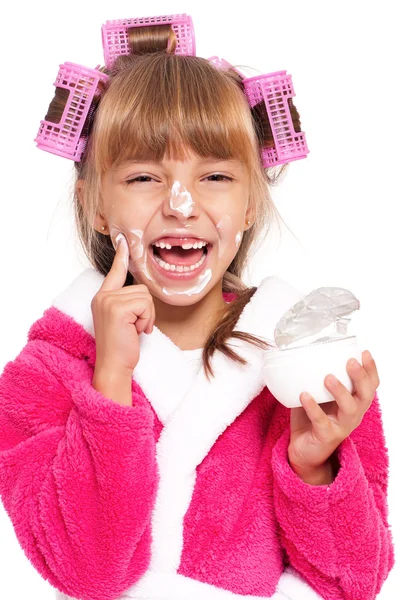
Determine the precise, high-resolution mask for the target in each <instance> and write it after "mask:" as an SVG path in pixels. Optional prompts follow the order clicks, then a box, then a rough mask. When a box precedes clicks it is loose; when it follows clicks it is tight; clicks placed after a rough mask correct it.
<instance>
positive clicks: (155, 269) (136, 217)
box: [95, 153, 252, 306]
mask: <svg viewBox="0 0 398 600" xmlns="http://www.w3.org/2000/svg"><path fill="white" fill-rule="evenodd" d="M102 201H103V209H102V214H101V215H100V214H99V215H97V218H96V222H95V228H96V229H97V230H98V231H100V230H101V225H104V224H105V225H107V227H108V229H109V232H110V235H111V238H112V241H113V245H114V246H115V238H116V236H117V235H118V234H119V233H120V232H122V233H123V234H124V236H125V237H126V239H127V242H128V244H129V249H130V257H129V271H130V272H131V274H132V275H133V277H134V279H135V280H136V281H137V282H138V283H140V284H144V285H146V286H147V287H148V289H149V291H150V292H151V293H152V294H153V295H154V296H156V297H157V298H159V299H160V300H162V301H163V302H166V303H168V304H173V305H180V306H183V305H190V304H194V303H196V302H198V300H200V299H201V298H202V297H204V296H205V295H206V294H207V293H208V292H209V291H210V289H212V288H213V286H214V285H215V284H216V283H217V282H218V281H220V280H221V278H222V277H223V275H224V273H225V271H226V270H227V268H228V266H229V265H230V264H231V262H232V260H233V258H234V257H235V255H236V253H237V251H238V248H239V245H240V242H241V239H242V234H243V232H244V230H246V229H248V225H247V223H246V220H250V223H251V222H252V215H251V213H249V211H248V203H249V175H248V172H247V169H246V167H245V166H244V165H242V163H240V162H238V161H235V160H218V159H213V158H211V159H203V158H201V157H198V156H197V155H195V154H192V153H190V154H189V155H188V158H187V159H186V160H184V161H179V160H178V161H176V160H163V161H161V162H157V161H156V162H155V161H154V162H151V161H150V162H135V161H129V162H125V163H123V164H122V165H119V166H118V167H113V168H111V169H110V170H109V171H108V172H106V174H105V175H104V177H103V181H102Z"/></svg>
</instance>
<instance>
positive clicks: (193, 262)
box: [150, 238, 212, 279]
mask: <svg viewBox="0 0 398 600" xmlns="http://www.w3.org/2000/svg"><path fill="white" fill-rule="evenodd" d="M211 247H212V245H211V244H210V243H209V242H207V241H205V240H199V239H195V238H162V239H161V240H158V241H156V242H154V243H153V244H151V246H150V249H151V255H152V257H153V259H154V262H155V264H156V265H157V267H158V268H159V269H160V270H161V271H163V272H164V274H165V275H168V276H173V278H175V277H177V278H179V279H180V278H184V279H186V278H190V276H191V275H192V276H196V275H197V274H198V273H199V271H200V270H201V269H202V268H203V265H204V264H205V263H206V262H207V257H208V255H209V253H210V251H211Z"/></svg>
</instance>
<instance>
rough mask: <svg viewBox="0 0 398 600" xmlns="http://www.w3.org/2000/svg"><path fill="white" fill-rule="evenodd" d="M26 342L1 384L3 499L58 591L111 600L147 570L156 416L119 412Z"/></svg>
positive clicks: (52, 350)
mask: <svg viewBox="0 0 398 600" xmlns="http://www.w3.org/2000/svg"><path fill="white" fill-rule="evenodd" d="M83 363H84V361H82V360H79V359H77V358H75V357H72V356H71V355H69V354H68V353H67V352H65V351H64V350H62V349H60V348H57V347H55V346H53V345H52V344H50V343H48V342H45V341H41V340H35V341H30V342H28V344H27V345H26V346H25V348H24V349H23V350H22V352H21V353H20V354H19V355H18V356H17V358H16V359H15V360H14V361H11V362H9V363H7V364H6V366H5V368H4V371H3V373H2V375H1V377H0V495H1V499H2V502H3V504H4V507H5V509H6V511H7V513H8V515H9V517H10V519H11V521H12V523H13V526H14V529H15V533H16V535H17V538H18V541H19V543H20V545H21V547H22V548H23V550H24V552H25V554H26V556H27V557H28V559H29V560H30V562H31V563H32V564H33V566H34V567H35V568H36V569H37V571H38V572H39V573H40V574H41V575H42V576H43V578H45V579H47V580H48V581H49V582H50V583H51V584H52V585H53V586H54V587H56V588H58V589H59V590H60V591H62V592H63V593H65V594H67V595H70V596H72V597H76V598H80V599H83V600H114V599H115V598H117V597H118V596H119V595H120V594H121V593H122V592H123V591H124V590H126V589H127V588H128V587H130V586H131V585H132V584H133V583H135V582H136V581H137V580H138V579H139V578H140V577H141V576H142V574H143V573H144V572H145V570H146V569H147V566H148V562H149V559H150V555H149V553H150V536H151V531H150V521H151V513H152V509H153V506H154V501H155V495H156V490H157V484H158V472H157V467H156V461H155V438H154V433H153V420H154V415H153V413H152V410H151V408H150V406H149V407H148V402H147V401H146V399H145V397H144V396H143V394H142V392H141V390H140V388H138V386H136V385H135V384H133V385H132V397H133V406H132V407H128V406H121V405H119V404H117V403H116V402H114V401H113V400H111V399H109V398H106V397H104V396H102V394H101V393H99V392H97V391H96V390H95V389H94V388H93V387H92V385H91V375H92V369H88V367H87V365H86V364H83Z"/></svg>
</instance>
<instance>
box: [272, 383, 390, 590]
mask: <svg viewBox="0 0 398 600" xmlns="http://www.w3.org/2000/svg"><path fill="white" fill-rule="evenodd" d="M289 442H290V428H288V429H287V430H285V431H284V433H283V434H282V436H281V437H280V438H279V440H278V441H277V443H276V444H275V446H274V448H273V451H272V470H273V474H274V504H275V513H276V518H277V520H278V523H279V526H280V536H281V543H282V545H283V547H284V549H285V550H286V553H287V556H288V559H289V563H290V564H291V565H292V566H293V568H295V569H296V570H297V571H299V572H300V573H301V574H302V575H303V577H304V578H305V579H306V580H307V581H308V582H309V583H310V585H312V587H313V588H314V589H315V590H316V591H317V592H318V593H319V594H320V595H321V596H322V597H323V598H325V600H337V599H342V600H374V598H376V596H377V594H378V593H379V591H380V589H381V587H382V584H383V582H384V581H385V580H386V578H387V575H388V573H389V571H390V570H391V569H392V567H393V565H394V562H395V558H394V547H393V541H392V535H391V531H390V529H389V524H388V505H387V483H388V467H389V459H388V453H387V448H386V443H385V436H384V431H383V425H382V416H381V411H380V405H379V399H378V397H377V394H376V395H375V397H374V400H373V402H372V404H371V406H370V408H369V410H368V411H367V412H366V413H365V415H364V417H363V419H362V422H361V424H360V425H359V427H358V428H357V429H356V430H354V431H353V432H352V433H351V435H350V436H349V437H348V438H346V439H345V440H344V441H343V442H342V443H341V444H340V446H339V447H338V449H337V456H338V460H339V466H340V468H339V471H338V473H337V476H336V478H335V480H334V481H333V482H332V483H331V484H330V485H320V486H312V485H309V484H306V483H304V482H303V481H302V480H301V479H300V478H299V477H298V476H297V475H296V474H295V472H294V471H293V470H292V468H291V467H290V464H289V462H288V453H287V452H288V446H289Z"/></svg>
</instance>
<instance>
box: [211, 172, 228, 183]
mask: <svg viewBox="0 0 398 600" xmlns="http://www.w3.org/2000/svg"><path fill="white" fill-rule="evenodd" d="M211 177H222V179H223V180H224V181H233V179H232V177H227V175H221V174H220V173H214V175H209V176H208V177H206V179H210V178H211ZM212 181H216V180H214V179H213V180H212ZM217 181H220V180H219V179H218V180H217Z"/></svg>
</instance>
